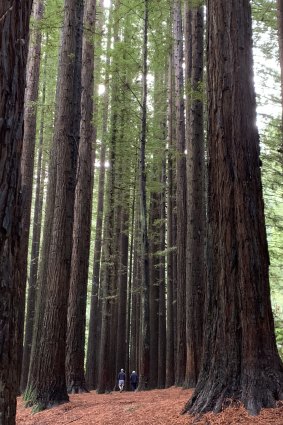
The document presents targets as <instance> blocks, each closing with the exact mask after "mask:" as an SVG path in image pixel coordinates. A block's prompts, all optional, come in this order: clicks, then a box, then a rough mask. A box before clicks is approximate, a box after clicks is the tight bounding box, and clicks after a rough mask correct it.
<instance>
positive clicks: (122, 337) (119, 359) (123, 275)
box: [115, 196, 129, 372]
mask: <svg viewBox="0 0 283 425" xmlns="http://www.w3.org/2000/svg"><path fill="white" fill-rule="evenodd" d="M124 198H126V196H125V197H124ZM123 205H124V206H122V209H121V214H120V238H119V256H120V264H119V272H118V322H117V324H116V328H115V329H116V333H117V347H116V350H115V351H116V371H117V370H119V369H121V368H125V364H126V351H127V346H126V340H127V337H126V328H127V326H126V323H127V278H128V248H129V223H128V221H129V212H128V202H127V200H126V199H125V202H123ZM127 372H128V371H127Z"/></svg>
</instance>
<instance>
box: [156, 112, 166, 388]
mask: <svg viewBox="0 0 283 425" xmlns="http://www.w3.org/2000/svg"><path fill="white" fill-rule="evenodd" d="M164 116H166V115H165V114H164ZM163 127H164V128H165V125H164V126H163ZM165 140H166V137H165V134H164V138H163V142H165ZM164 148H165V146H164ZM164 157H165V149H164ZM160 183H161V192H160V194H159V201H160V202H159V203H160V205H159V209H160V213H159V215H160V229H159V235H160V236H159V252H160V256H159V311H158V317H159V322H158V339H159V341H158V382H157V386H158V388H165V380H166V297H165V293H166V279H165V256H164V252H165V235H166V222H165V220H166V213H165V187H166V163H165V159H163V161H162V169H161V178H160Z"/></svg>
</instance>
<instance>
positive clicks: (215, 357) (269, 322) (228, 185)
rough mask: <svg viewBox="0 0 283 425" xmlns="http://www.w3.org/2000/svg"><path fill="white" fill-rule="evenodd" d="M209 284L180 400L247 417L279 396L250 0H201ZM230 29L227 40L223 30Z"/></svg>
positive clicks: (280, 370) (282, 371)
mask: <svg viewBox="0 0 283 425" xmlns="http://www.w3.org/2000/svg"><path fill="white" fill-rule="evenodd" d="M207 16H208V72H207V74H208V140H209V143H208V158H209V166H208V235H209V246H208V284H207V301H206V306H205V319H204V323H205V324H204V357H203V362H202V367H201V372H200V375H199V379H198V383H197V387H196V390H195V393H194V394H193V397H192V399H191V401H190V402H189V403H188V405H187V406H186V409H189V410H190V411H191V412H193V413H199V412H205V411H209V410H213V411H215V412H218V411H220V410H221V409H222V408H223V407H225V403H226V402H228V403H229V405H230V404H231V400H232V401H233V400H240V401H241V402H242V403H243V404H244V406H245V407H246V408H247V409H248V411H249V412H250V413H251V414H257V413H258V412H259V410H260V409H261V408H262V407H273V406H275V402H276V400H279V399H282V398H283V365H282V362H281V360H280V358H279V355H278V352H277V348H276V341H275V335H274V322H273V317H272V310H271V303H270V290H269V280H268V265H269V258H268V249H267V242H266V231H265V223H264V209H263V198H262V187H261V173H260V159H259V137H258V131H257V128H256V126H255V122H256V104H255V92H254V86H253V78H252V77H253V69H252V67H253V61H252V28H251V10H250V2H249V1H248V0H244V1H242V2H234V1H232V0H229V1H228V0H213V1H212V0H209V1H208V10H207ZM227 33H229V37H222V35H223V34H227Z"/></svg>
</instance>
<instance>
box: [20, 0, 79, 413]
mask: <svg viewBox="0 0 283 425" xmlns="http://www.w3.org/2000/svg"><path fill="white" fill-rule="evenodd" d="M81 5H82V3H81V1H80V0H65V9H64V25H63V31H62V39H61V51H60V63H59V74H58V82H59V96H58V105H57V117H56V122H55V131H54V146H55V149H54V153H55V161H56V162H55V164H56V183H55V201H54V204H53V205H54V214H53V222H52V227H51V229H52V230H51V235H50V249H49V255H48V265H47V283H48V285H47V287H46V292H45V293H44V296H45V298H46V305H45V309H44V313H43V317H42V327H41V334H40V335H39V341H40V344H39V347H38V348H37V357H36V358H35V356H33V362H34V363H35V366H34V367H33V369H32V373H30V379H29V388H28V390H29V391H28V395H29V397H30V402H31V403H33V404H35V405H36V406H37V407H38V408H39V409H44V408H47V407H51V406H53V405H54V404H58V403H62V402H65V401H68V394H67V390H66V380H65V344H66V328H67V302H68V294H69V279H70V260H71V253H72V224H73V206H74V180H75V176H74V174H75V171H74V170H76V146H77V143H78V139H77V128H76V127H77V123H78V122H79V117H78V115H79V111H78V110H77V109H76V105H78V104H80V102H79V100H78V99H79V98H80V82H79V81H80V80H79V78H78V76H80V66H79V61H80V60H79V55H80V53H79V52H80V51H81V49H80V45H79V44H80V43H79V41H78V42H76V39H77V40H81V31H80V30H79V27H80V14H81V11H82V8H81ZM42 295H43V293H42Z"/></svg>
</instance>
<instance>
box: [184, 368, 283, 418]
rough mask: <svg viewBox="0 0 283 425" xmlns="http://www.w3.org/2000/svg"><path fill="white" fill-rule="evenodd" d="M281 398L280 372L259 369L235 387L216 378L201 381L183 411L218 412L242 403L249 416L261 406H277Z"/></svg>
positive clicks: (255, 413) (281, 381)
mask: <svg viewBox="0 0 283 425" xmlns="http://www.w3.org/2000/svg"><path fill="white" fill-rule="evenodd" d="M269 372H270V371H269ZM215 382H216V383H215ZM231 387H232V385H231ZM280 400H283V373H282V372H281V371H278V372H277V373H276V372H274V371H273V372H272V373H269V374H268V375H267V374H266V376H264V373H263V371H262V372H261V373H260V372H259V373H258V376H257V377H255V376H253V375H252V374H251V375H246V376H245V377H243V378H242V385H241V386H240V385H238V386H236V385H234V390H231V388H230V387H228V386H225V385H224V384H223V383H221V382H217V381H216V380H215V381H212V382H211V381H208V380H207V381H205V382H202V381H200V382H199V384H198V385H197V388H196V390H195V392H194V394H193V395H192V398H191V399H190V400H189V401H188V403H187V404H186V405H185V407H184V409H183V411H182V413H183V414H184V413H187V412H188V413H190V414H193V415H196V414H204V413H207V412H214V413H220V412H221V411H223V410H224V409H225V408H227V407H229V406H231V405H235V406H239V405H240V404H242V405H243V406H244V407H245V408H246V409H247V411H248V413H249V414H250V415H252V416H256V415H258V414H259V413H260V410H261V409H263V408H274V407H276V405H277V402H278V401H280Z"/></svg>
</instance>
